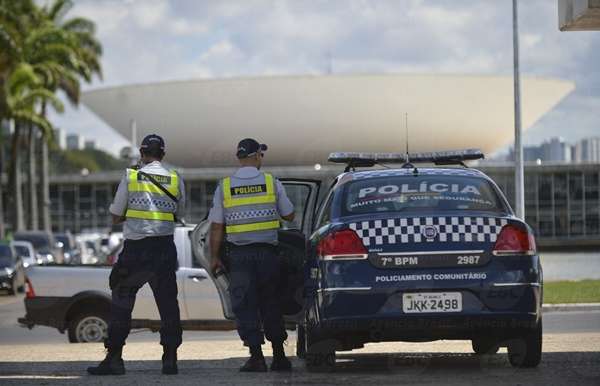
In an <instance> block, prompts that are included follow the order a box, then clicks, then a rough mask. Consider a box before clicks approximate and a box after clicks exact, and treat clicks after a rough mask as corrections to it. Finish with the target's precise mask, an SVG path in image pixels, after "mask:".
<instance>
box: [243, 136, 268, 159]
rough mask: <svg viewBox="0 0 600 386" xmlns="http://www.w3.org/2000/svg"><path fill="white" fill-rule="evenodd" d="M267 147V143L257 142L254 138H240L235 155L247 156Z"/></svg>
mask: <svg viewBox="0 0 600 386" xmlns="http://www.w3.org/2000/svg"><path fill="white" fill-rule="evenodd" d="M267 148H268V147H267V145H265V144H264V143H258V141H256V140H255V139H252V138H246V139H242V140H241V141H240V143H238V147H237V153H236V155H237V157H238V158H248V157H250V156H252V155H254V154H256V153H258V151H259V150H260V151H266V150H267Z"/></svg>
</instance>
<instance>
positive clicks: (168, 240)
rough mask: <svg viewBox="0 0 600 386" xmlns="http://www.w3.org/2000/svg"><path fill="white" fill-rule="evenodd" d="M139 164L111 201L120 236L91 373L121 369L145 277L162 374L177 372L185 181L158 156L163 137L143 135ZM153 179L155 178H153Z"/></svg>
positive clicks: (162, 152)
mask: <svg viewBox="0 0 600 386" xmlns="http://www.w3.org/2000/svg"><path fill="white" fill-rule="evenodd" d="M140 155H141V165H140V166H141V167H140V168H138V169H127V172H126V174H125V176H124V177H123V179H122V180H121V183H120V185H119V187H118V189H117V193H116V195H115V199H114V202H113V203H112V205H111V206H110V212H111V214H112V216H113V223H115V224H119V223H122V222H124V226H123V236H124V238H125V242H124V245H123V250H122V252H121V253H120V255H119V259H118V261H117V263H116V264H115V266H114V267H113V270H112V271H111V275H110V280H109V281H110V287H111V290H112V304H111V310H110V323H109V327H108V338H107V339H106V341H105V346H106V348H107V349H108V352H107V355H106V358H105V359H104V360H103V361H102V362H101V363H100V364H99V365H98V366H96V367H89V368H88V372H89V373H90V374H92V375H111V374H112V375H120V374H124V373H125V366H124V365H123V359H122V350H123V345H125V339H126V338H127V335H129V330H130V329H131V312H132V310H133V306H134V304H135V297H136V294H137V291H138V290H139V289H140V288H141V287H142V286H143V285H144V284H145V283H149V285H150V287H151V288H152V292H153V293H154V299H155V301H156V304H157V306H158V311H159V313H160V318H161V327H160V344H161V345H162V346H163V350H164V353H163V356H162V372H163V374H177V371H178V370H177V348H178V347H179V345H181V335H182V329H181V321H180V316H179V304H178V302H177V281H176V278H175V271H176V270H177V268H178V264H177V250H176V249H175V244H174V242H173V230H174V228H175V221H176V219H177V218H182V215H183V210H184V208H185V203H184V191H185V190H184V185H183V180H182V179H181V177H180V176H179V175H178V174H177V173H176V172H175V171H170V170H167V169H166V168H165V167H164V166H163V165H162V164H161V161H162V159H163V157H164V155H165V142H164V141H163V139H162V138H161V137H160V136H158V135H156V134H152V135H148V136H146V137H145V138H144V140H143V141H142V145H141V148H140ZM152 180H154V181H152Z"/></svg>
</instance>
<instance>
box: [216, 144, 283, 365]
mask: <svg viewBox="0 0 600 386" xmlns="http://www.w3.org/2000/svg"><path fill="white" fill-rule="evenodd" d="M266 150H267V146H266V145H264V144H259V143H258V142H257V141H256V140H254V139H251V138H247V139H244V140H242V141H241V142H240V143H239V144H238V148H237V158H238V160H239V162H240V165H241V167H240V168H239V169H238V170H237V171H236V172H235V174H233V176H231V177H227V178H225V179H223V180H222V181H221V182H220V184H219V186H218V187H217V189H216V191H215V195H214V202H213V207H212V209H211V211H210V214H209V220H210V221H211V229H210V246H211V257H212V266H211V268H212V270H213V272H218V271H219V270H222V269H223V270H224V269H226V270H227V271H228V273H229V280H230V284H229V295H230V296H231V303H232V306H233V312H234V313H235V316H236V323H237V330H238V334H239V335H240V338H241V339H242V340H243V341H244V345H245V346H248V347H249V348H250V358H249V359H248V361H247V362H246V363H245V364H244V365H243V366H242V367H241V368H240V371H249V372H264V371H267V365H266V363H265V358H264V356H263V353H262V349H261V345H262V344H263V343H264V339H263V338H264V336H266V338H267V339H268V340H269V341H270V342H271V344H272V347H273V362H272V363H271V370H272V371H289V370H291V368H292V365H291V362H290V361H289V359H287V358H286V356H285V352H284V350H283V343H284V341H285V340H286V339H287V333H286V331H285V325H284V322H283V316H282V313H281V304H280V299H279V294H278V286H279V283H280V272H281V267H282V266H281V262H280V258H279V256H278V254H277V250H276V246H277V242H278V241H277V230H278V229H279V222H280V218H282V219H284V220H287V221H292V220H293V219H294V207H293V205H292V203H291V202H290V200H289V198H288V197H287V195H286V193H285V189H284V187H283V185H282V184H281V183H280V182H279V181H278V180H277V179H275V178H273V176H272V175H270V174H267V173H262V172H261V171H260V167H261V164H262V158H263V155H264V153H263V152H264V151H266ZM224 235H225V237H226V251H227V253H226V254H227V259H226V261H225V262H223V261H222V260H221V258H220V246H221V244H222V241H223V238H224ZM263 330H264V334H263Z"/></svg>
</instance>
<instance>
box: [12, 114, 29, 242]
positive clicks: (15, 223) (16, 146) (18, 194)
mask: <svg viewBox="0 0 600 386" xmlns="http://www.w3.org/2000/svg"><path fill="white" fill-rule="evenodd" d="M11 122H13V123H12V124H14V132H13V137H12V148H11V157H10V158H11V164H10V174H11V175H10V181H11V190H12V194H11V199H12V209H13V218H12V230H13V232H17V231H21V230H23V229H25V221H24V217H23V180H22V171H21V151H20V150H21V149H20V147H21V146H20V145H21V141H20V139H21V125H20V124H19V123H18V122H14V121H11Z"/></svg>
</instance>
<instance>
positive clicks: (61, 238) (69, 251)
mask: <svg viewBox="0 0 600 386" xmlns="http://www.w3.org/2000/svg"><path fill="white" fill-rule="evenodd" d="M54 238H55V239H56V241H57V242H59V243H61V244H62V250H63V255H64V257H65V264H81V251H80V250H79V248H78V246H77V243H76V242H75V237H73V235H72V234H71V232H65V233H55V234H54Z"/></svg>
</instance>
